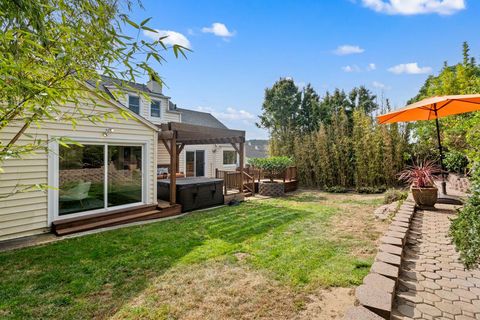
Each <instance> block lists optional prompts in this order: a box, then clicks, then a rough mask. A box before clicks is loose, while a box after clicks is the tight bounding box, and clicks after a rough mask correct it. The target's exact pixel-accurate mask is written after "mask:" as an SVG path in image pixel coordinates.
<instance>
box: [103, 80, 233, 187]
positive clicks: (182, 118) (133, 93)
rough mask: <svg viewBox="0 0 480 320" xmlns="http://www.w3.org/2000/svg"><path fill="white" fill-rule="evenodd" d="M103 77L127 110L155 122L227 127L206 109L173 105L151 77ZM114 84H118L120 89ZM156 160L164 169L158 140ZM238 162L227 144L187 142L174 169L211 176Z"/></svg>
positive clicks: (165, 159) (189, 174)
mask: <svg viewBox="0 0 480 320" xmlns="http://www.w3.org/2000/svg"><path fill="white" fill-rule="evenodd" d="M103 79H104V81H103V83H102V85H103V87H104V88H105V90H107V91H108V92H109V93H110V94H111V95H112V97H114V98H115V99H116V100H117V101H118V102H119V103H121V104H122V105H124V106H125V107H127V108H128V109H130V111H132V112H134V113H136V114H138V115H140V116H142V117H143V118H145V119H147V120H148V121H150V122H152V123H154V124H156V125H161V124H162V123H167V122H179V123H186V124H191V125H196V126H202V127H209V128H219V129H228V128H227V127H226V126H225V125H224V124H223V123H222V122H220V121H219V120H218V119H217V118H215V117H214V116H213V115H212V114H210V113H206V112H200V111H194V110H189V109H184V108H177V106H176V105H175V104H174V103H173V102H172V101H171V99H170V97H168V96H165V95H164V94H163V92H162V86H161V85H159V84H158V83H156V82H155V81H148V82H147V84H139V83H133V82H125V81H120V80H116V79H112V78H107V77H103ZM115 84H117V85H115ZM118 85H120V86H121V90H119V88H118ZM138 91H140V92H142V93H143V96H142V95H138ZM157 161H158V166H159V168H167V169H168V167H169V157H168V152H167V150H166V149H165V146H164V145H163V144H162V143H161V142H159V145H158V158H157ZM238 165H239V158H238V154H237V152H236V151H235V149H234V148H233V146H232V145H230V144H208V145H187V146H186V147H185V149H184V150H183V151H182V152H181V153H180V155H179V164H178V171H180V172H183V173H184V174H185V176H187V177H209V178H212V177H214V176H215V170H216V169H218V170H227V171H228V170H235V169H236V167H238Z"/></svg>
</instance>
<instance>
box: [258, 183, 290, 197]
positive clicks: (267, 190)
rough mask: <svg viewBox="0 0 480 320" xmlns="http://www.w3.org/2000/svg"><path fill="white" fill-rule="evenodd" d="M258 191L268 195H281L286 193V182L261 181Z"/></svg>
mask: <svg viewBox="0 0 480 320" xmlns="http://www.w3.org/2000/svg"><path fill="white" fill-rule="evenodd" d="M258 193H259V194H260V195H262V196H267V197H281V196H284V195H285V184H284V183H283V182H273V183H272V182H260V183H259V184H258Z"/></svg>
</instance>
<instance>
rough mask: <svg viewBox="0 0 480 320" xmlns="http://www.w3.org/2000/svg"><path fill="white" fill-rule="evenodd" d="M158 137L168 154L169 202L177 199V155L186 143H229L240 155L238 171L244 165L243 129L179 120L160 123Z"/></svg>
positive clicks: (173, 202)
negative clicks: (216, 126)
mask: <svg viewBox="0 0 480 320" xmlns="http://www.w3.org/2000/svg"><path fill="white" fill-rule="evenodd" d="M159 127H160V129H161V131H160V132H159V134H158V139H159V140H160V141H162V142H163V144H164V145H165V148H166V149H167V151H168V153H169V154H170V204H172V205H173V204H175V203H176V199H177V176H176V173H177V171H178V167H179V156H180V153H181V152H182V150H183V148H184V147H185V146H186V145H196V144H231V145H232V146H233V148H234V149H235V151H236V152H237V153H238V154H239V157H240V172H241V173H242V174H241V176H242V177H243V173H244V167H245V163H244V162H245V159H244V158H245V154H244V152H245V131H242V130H230V129H221V128H211V127H205V126H198V125H192V124H186V123H179V122H169V123H164V124H161V125H160V126H159Z"/></svg>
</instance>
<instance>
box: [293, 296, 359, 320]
mask: <svg viewBox="0 0 480 320" xmlns="http://www.w3.org/2000/svg"><path fill="white" fill-rule="evenodd" d="M354 293H355V291H354V289H353V288H330V289H321V290H318V291H316V292H314V293H313V294H311V295H309V296H308V297H307V298H308V299H309V302H308V303H307V304H306V305H305V309H304V310H302V311H301V312H300V314H299V316H298V317H297V318H296V319H311V320H314V319H315V320H323V319H341V318H342V317H343V314H344V312H345V310H347V309H348V308H349V307H351V306H353V304H354V302H355V296H354Z"/></svg>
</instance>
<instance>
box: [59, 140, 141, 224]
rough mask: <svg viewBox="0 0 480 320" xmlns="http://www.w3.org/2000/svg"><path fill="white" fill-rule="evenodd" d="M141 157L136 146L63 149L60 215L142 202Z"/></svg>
mask: <svg viewBox="0 0 480 320" xmlns="http://www.w3.org/2000/svg"><path fill="white" fill-rule="evenodd" d="M142 154H143V147H142V146H134V145H133V146H131V145H109V144H83V145H82V146H76V145H69V146H68V147H65V146H60V147H59V174H58V190H59V191H58V215H59V216H65V215H70V214H74V213H80V212H85V211H93V210H99V209H109V208H112V207H117V206H122V205H128V204H133V203H140V202H142V198H143V197H142V195H143V156H142ZM105 164H106V165H105Z"/></svg>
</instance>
